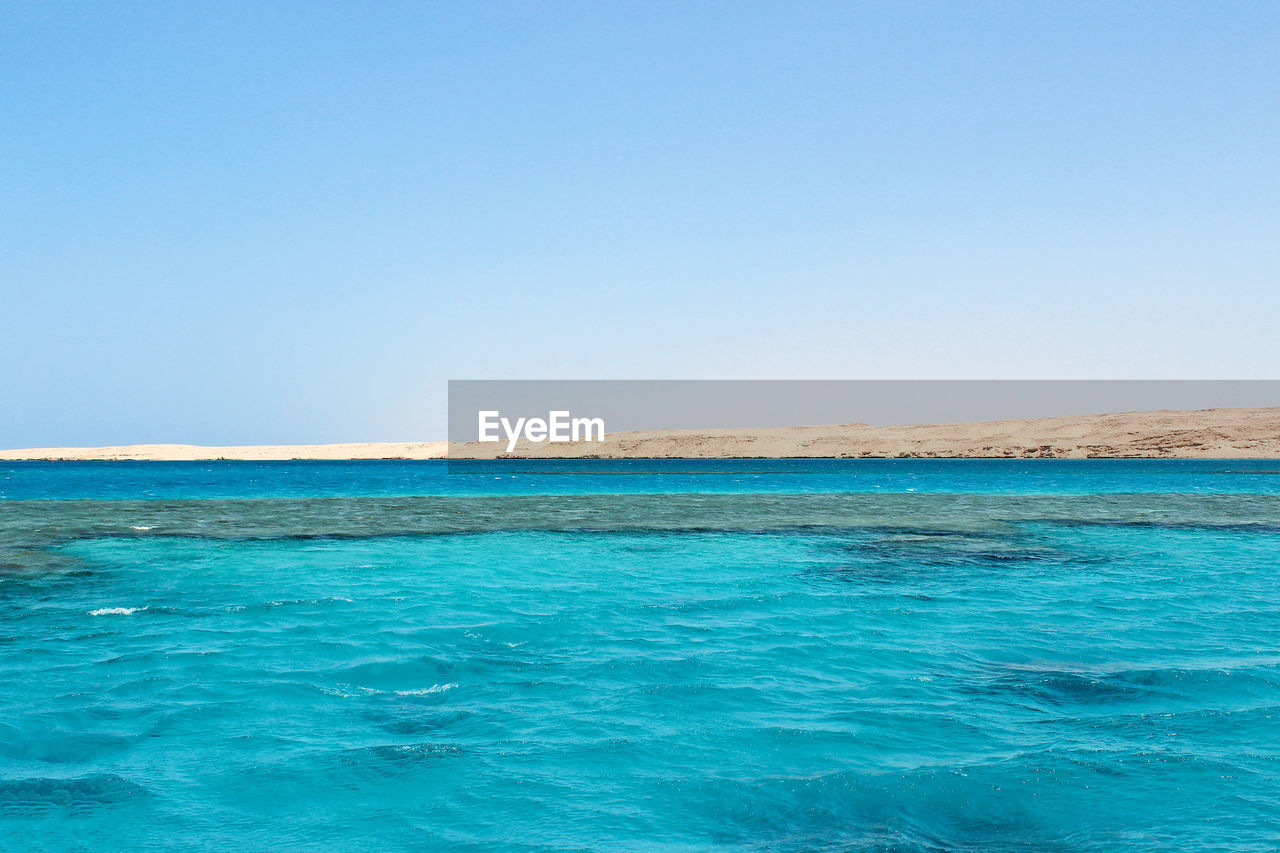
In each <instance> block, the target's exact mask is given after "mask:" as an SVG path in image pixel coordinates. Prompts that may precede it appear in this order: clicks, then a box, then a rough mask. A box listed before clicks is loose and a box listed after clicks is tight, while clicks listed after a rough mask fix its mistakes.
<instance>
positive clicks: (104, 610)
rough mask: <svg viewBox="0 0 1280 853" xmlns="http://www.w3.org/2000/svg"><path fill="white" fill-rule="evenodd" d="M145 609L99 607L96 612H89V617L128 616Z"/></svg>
mask: <svg viewBox="0 0 1280 853" xmlns="http://www.w3.org/2000/svg"><path fill="white" fill-rule="evenodd" d="M146 609H147V608H145V607H99V608H98V609H97V610H90V611H89V615H90V616H129V615H132V614H134V613H138V612H141V611H143V610H146Z"/></svg>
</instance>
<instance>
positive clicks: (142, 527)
mask: <svg viewBox="0 0 1280 853" xmlns="http://www.w3.org/2000/svg"><path fill="white" fill-rule="evenodd" d="M129 529H130V530H155V527H154V526H153V525H147V524H132V525H130V526H129Z"/></svg>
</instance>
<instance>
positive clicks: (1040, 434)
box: [0, 407, 1280, 461]
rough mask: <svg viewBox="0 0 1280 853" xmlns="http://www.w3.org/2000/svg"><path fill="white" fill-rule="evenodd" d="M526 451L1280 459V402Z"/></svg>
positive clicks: (419, 453)
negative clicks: (1246, 406) (1265, 405)
mask: <svg viewBox="0 0 1280 853" xmlns="http://www.w3.org/2000/svg"><path fill="white" fill-rule="evenodd" d="M505 447H506V444H505V442H502V443H487V444H480V443H478V442H468V443H466V444H460V445H457V446H456V447H455V448H454V450H455V456H462V457H465V458H492V457H499V456H506V454H504V453H502V451H503V450H505ZM447 452H448V443H447V442H443V441H434V442H381V443H379V442H371V443H366V444H322V445H294V446H290V445H278V446H270V445H264V446H244V447H200V446H196V445H185V444H138V445H128V446H121V447H51V448H50V447H46V448H35V449H27V450H4V451H0V460H10V461H12V460H100V461H108V460H109V461H125V460H156V461H161V460H163V461H188V460H191V461H194V460H215V459H231V460H258V461H266V460H285V459H314V460H321V459H440V458H443V457H445V456H446V454H447ZM512 456H515V457H521V458H548V459H567V458H601V459H626V458H674V459H681V458H683V459H714V458H727V459H734V458H739V459H742V458H802V457H812V458H1064V459H1086V458H1094V459H1097V458H1155V459H1280V407H1273V408H1262V409H1204V410H1199V411H1155V412H1124V413H1119V414H1103V415H1073V416H1068V417H1057V418H1030V419H1023V420H1003V421H984V422H976V423H955V424H919V425H904V426H868V425H866V424H840V425H827V426H794V427H765V428H756V429H700V430H652V431H638V432H620V433H613V434H609V435H607V436H606V437H605V440H604V441H603V442H595V443H577V444H536V445H531V444H529V443H527V442H525V441H521V442H520V443H519V444H518V445H517V447H516V450H515V453H514V454H512Z"/></svg>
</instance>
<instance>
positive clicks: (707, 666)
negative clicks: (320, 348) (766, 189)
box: [0, 460, 1280, 851]
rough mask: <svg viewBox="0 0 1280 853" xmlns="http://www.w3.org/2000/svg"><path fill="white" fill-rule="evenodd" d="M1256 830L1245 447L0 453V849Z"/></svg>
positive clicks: (1249, 839) (1155, 838)
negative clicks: (828, 454)
mask: <svg viewBox="0 0 1280 853" xmlns="http://www.w3.org/2000/svg"><path fill="white" fill-rule="evenodd" d="M1278 848H1280V463H1276V462H1269V463H1267V462H1263V463H1258V462H1248V463H1241V462H1219V461H1208V462H1200V461H1197V462H1174V461H1102V460H1099V461H1055V460H1034V461H976V460H974V461H926V460H902V461H869V460H868V461H842V462H833V461H796V462H768V461H739V462H727V461H726V462H719V461H714V462H705V461H701V462H653V461H635V462H628V463H591V462H583V463H577V464H569V465H564V466H533V465H524V464H522V463H510V462H505V463H493V464H489V465H471V466H469V467H467V468H465V469H461V468H458V467H455V469H454V470H452V471H451V470H450V469H449V468H448V465H447V464H446V463H442V462H363V463H303V462H296V463H266V464H258V463H239V462H220V463H173V464H168V463H139V464H132V463H103V464H96V463H0V849H3V850H23V851H26V850H49V851H55V850H58V851H60V850H93V851H99V850H107V851H110V850H269V849H286V850H316V851H322V850H323V851H330V850H369V851H389V850H408V849H414V850H465V851H470V850H474V851H488V850H495V851H496V850H502V851H562V850H563V851H568V850H617V851H702V850H743V851H753V850H780V851H837V850H838V851H845V850H869V851H870V850H874V851H898V850H901V851H924V850H930V851H932V850H939V851H941V850H972V851H1003V850H1010V851H1012V850H1017V851H1040V850H1044V851H1077V850H1086V851H1087V850H1175V849H1176V850H1220V851H1243V850H1259V851H1261V850H1275V849H1278Z"/></svg>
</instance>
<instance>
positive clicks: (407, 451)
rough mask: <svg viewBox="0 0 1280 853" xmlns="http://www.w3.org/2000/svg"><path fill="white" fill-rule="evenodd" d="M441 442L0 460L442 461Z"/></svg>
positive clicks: (24, 455) (93, 452)
mask: <svg viewBox="0 0 1280 853" xmlns="http://www.w3.org/2000/svg"><path fill="white" fill-rule="evenodd" d="M447 450H448V442H444V441H412V442H365V443H359V444H296V445H288V444H284V445H270V444H264V445H241V446H229V447H204V446H200V445H196V444H128V445H120V446H116V447H37V448H31V449H27V450H0V460H5V461H15V460H48V461H67V462H72V461H77V462H130V461H137V462H195V461H208V460H216V459H231V460H237V461H257V462H266V461H272V460H283V459H339V460H340V459H441V458H443V457H444V456H445V454H446V452H447Z"/></svg>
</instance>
